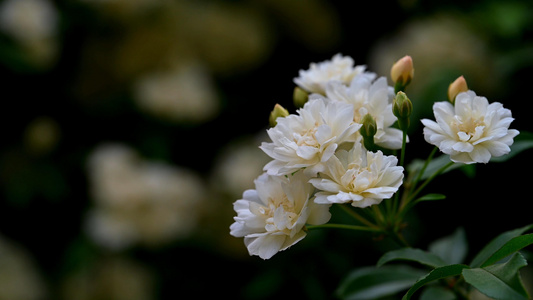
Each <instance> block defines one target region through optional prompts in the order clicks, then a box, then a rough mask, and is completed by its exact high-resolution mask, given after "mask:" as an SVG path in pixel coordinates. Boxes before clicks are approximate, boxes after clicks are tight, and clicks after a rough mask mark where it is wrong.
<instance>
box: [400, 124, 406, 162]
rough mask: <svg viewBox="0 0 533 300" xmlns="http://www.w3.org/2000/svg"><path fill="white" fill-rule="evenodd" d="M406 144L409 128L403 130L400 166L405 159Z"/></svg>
mask: <svg viewBox="0 0 533 300" xmlns="http://www.w3.org/2000/svg"><path fill="white" fill-rule="evenodd" d="M405 144H407V130H403V131H402V153H401V154H400V166H402V167H403V163H404V160H405V148H406V147H405Z"/></svg>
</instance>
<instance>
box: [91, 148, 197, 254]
mask: <svg viewBox="0 0 533 300" xmlns="http://www.w3.org/2000/svg"><path fill="white" fill-rule="evenodd" d="M88 167H89V168H88V171H89V174H88V175H89V180H90V188H91V194H92V198H93V199H94V204H95V205H94V206H93V207H92V208H91V209H90V210H89V211H88V212H87V218H86V220H85V228H86V230H87V233H88V235H89V236H90V237H91V238H92V239H93V240H94V241H95V242H96V243H97V244H99V245H101V246H103V247H105V248H108V249H111V250H122V249H125V248H127V247H129V246H132V245H135V244H143V245H147V246H160V245H163V244H165V243H168V242H170V241H173V240H174V239H177V238H185V237H188V236H190V235H191V234H192V233H193V231H194V230H195V229H196V228H197V226H198V224H199V219H200V213H201V209H202V205H203V203H204V201H203V200H204V199H205V198H206V197H207V194H206V189H205V185H204V182H203V180H202V179H201V178H200V177H199V176H198V175H197V174H195V173H194V172H192V171H190V170H188V169H183V168H180V167H177V166H172V165H168V164H165V163H162V162H154V161H148V160H144V159H142V158H141V157H139V156H138V155H137V153H136V152H135V151H134V150H133V149H131V148H129V147H127V146H124V145H119V144H107V145H101V146H100V147H98V148H96V149H95V151H94V152H93V153H92V154H91V156H90V158H89V165H88Z"/></svg>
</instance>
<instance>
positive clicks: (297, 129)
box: [260, 98, 361, 177]
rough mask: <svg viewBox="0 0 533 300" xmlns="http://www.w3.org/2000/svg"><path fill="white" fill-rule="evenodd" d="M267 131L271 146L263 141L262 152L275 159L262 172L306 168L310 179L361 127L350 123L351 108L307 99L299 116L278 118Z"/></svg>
mask: <svg viewBox="0 0 533 300" xmlns="http://www.w3.org/2000/svg"><path fill="white" fill-rule="evenodd" d="M277 122H278V123H277V125H276V126H275V127H273V128H270V129H269V130H267V133H268V135H269V137H270V139H271V140H272V143H266V142H263V143H262V144H261V147H260V148H261V149H262V150H263V151H264V152H265V153H266V154H267V155H268V156H270V157H272V158H273V159H274V160H273V161H271V162H269V163H268V164H266V166H265V167H264V170H265V171H267V172H268V174H270V175H286V174H290V173H293V172H295V171H298V170H299V169H301V168H306V169H305V173H306V174H307V175H308V176H310V177H312V176H314V175H316V173H317V172H319V171H321V170H323V169H324V168H325V162H326V161H327V160H328V159H329V158H330V157H331V156H332V155H333V154H334V153H335V150H337V147H338V146H339V145H340V144H341V143H343V142H346V141H352V142H353V141H354V140H353V139H352V140H350V139H349V138H350V136H353V135H354V133H355V132H356V131H357V130H359V128H360V127H361V124H357V123H353V107H352V105H349V104H347V103H342V102H331V101H328V100H327V99H325V98H320V99H310V100H309V101H308V102H307V103H306V104H305V105H304V107H303V108H301V109H299V110H298V115H294V114H293V115H289V116H287V117H284V118H278V119H277Z"/></svg>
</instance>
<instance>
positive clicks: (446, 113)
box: [422, 91, 519, 164]
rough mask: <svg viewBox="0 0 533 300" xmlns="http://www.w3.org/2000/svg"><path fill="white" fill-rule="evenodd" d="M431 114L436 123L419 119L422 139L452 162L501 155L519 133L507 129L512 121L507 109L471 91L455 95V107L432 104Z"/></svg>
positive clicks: (467, 161) (476, 160)
mask: <svg viewBox="0 0 533 300" xmlns="http://www.w3.org/2000/svg"><path fill="white" fill-rule="evenodd" d="M433 113H434V115H435V119H436V122H435V121H432V120H428V119H423V120H422V123H423V124H424V126H425V127H424V138H425V140H426V141H427V142H428V143H430V144H433V145H435V146H437V147H439V149H440V150H441V151H442V152H444V153H445V154H448V155H450V159H451V160H452V161H453V162H456V163H465V164H472V163H487V162H488V161H489V160H490V158H491V157H498V156H502V155H505V154H507V153H509V152H510V151H511V149H510V148H509V146H511V145H512V144H513V138H514V137H515V136H517V135H518V133H519V132H518V130H514V129H509V125H510V124H511V122H512V121H513V120H514V119H513V118H512V116H511V111H510V110H509V109H506V108H504V107H503V105H502V104H501V103H499V102H494V103H491V104H489V102H488V100H487V98H485V97H480V96H476V94H475V93H474V92H473V91H467V92H463V93H460V94H459V95H457V97H456V99H455V107H454V106H453V105H452V104H451V103H449V102H437V103H435V104H434V105H433Z"/></svg>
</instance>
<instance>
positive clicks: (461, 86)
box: [448, 76, 468, 104]
mask: <svg viewBox="0 0 533 300" xmlns="http://www.w3.org/2000/svg"><path fill="white" fill-rule="evenodd" d="M466 91H468V86H467V85H466V80H465V78H464V77H463V76H459V78H457V79H455V81H454V82H452V83H450V85H449V86H448V100H450V102H451V103H452V104H453V103H454V102H455V97H457V95H459V93H462V92H466Z"/></svg>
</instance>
